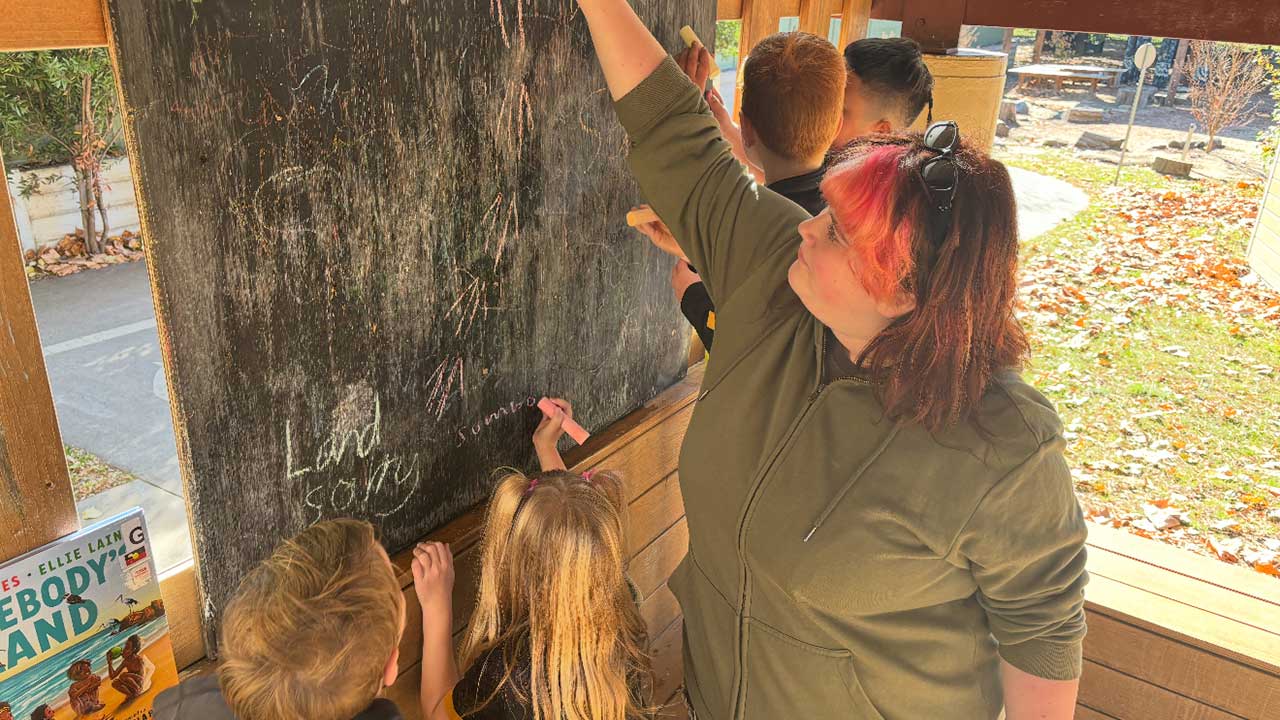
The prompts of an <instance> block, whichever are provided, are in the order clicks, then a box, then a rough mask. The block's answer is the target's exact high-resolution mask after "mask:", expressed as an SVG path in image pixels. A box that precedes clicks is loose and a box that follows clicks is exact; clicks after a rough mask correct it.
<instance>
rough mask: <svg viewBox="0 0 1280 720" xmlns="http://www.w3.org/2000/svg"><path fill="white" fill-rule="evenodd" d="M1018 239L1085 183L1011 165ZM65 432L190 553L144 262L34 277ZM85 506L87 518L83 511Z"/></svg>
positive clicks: (112, 503) (1059, 217)
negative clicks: (121, 477)
mask: <svg viewBox="0 0 1280 720" xmlns="http://www.w3.org/2000/svg"><path fill="white" fill-rule="evenodd" d="M1010 174H1011V176H1012V177H1013V182H1014V189H1015V192H1016V193H1017V195H1018V203H1019V212H1018V224H1019V226H1020V228H1021V233H1022V238H1023V239H1024V240H1027V239H1030V238H1032V237H1035V236H1036V235H1039V234H1041V233H1043V232H1047V231H1048V230H1050V229H1051V228H1053V227H1054V226H1056V225H1058V224H1059V223H1061V222H1062V221H1064V220H1067V219H1069V218H1070V217H1072V216H1074V215H1075V214H1076V213H1078V212H1080V211H1081V210H1083V209H1084V208H1085V207H1086V206H1087V205H1088V198H1087V196H1086V195H1085V194H1084V192H1082V191H1081V190H1079V189H1077V188H1076V187H1074V186H1072V185H1070V184H1068V183H1065V182H1063V181H1061V180H1057V179H1055V178H1050V177H1045V176H1043V175H1038V174H1036V173H1032V172H1028V171H1026V170H1020V169H1017V168H1011V169H1010ZM31 296H32V300H33V301H34V303H35V308H36V320H37V322H38V324H39V326H40V336H41V341H42V343H43V345H44V348H45V363H46V364H47V366H48V370H49V383H50V385H51V386H52V388H53V398H54V405H55V406H56V407H57V411H58V423H59V425H60V426H61V429H62V440H63V442H64V443H66V444H68V445H73V446H75V447H79V448H83V449H85V450H87V451H89V452H91V453H93V454H94V455H97V456H98V457H100V458H102V459H103V460H104V461H106V462H107V463H108V464H110V465H114V466H115V467H118V468H121V469H123V470H127V471H129V472H131V473H133V474H134V475H136V476H138V477H139V478H140V479H139V480H135V481H132V482H130V483H128V484H126V485H122V486H120V487H116V488H112V489H110V490H107V491H106V492H103V493H101V494H98V495H94V496H92V497H88V498H77V501H78V502H77V505H78V507H79V508H80V511H81V514H82V517H84V518H85V520H86V521H87V520H91V519H93V518H94V517H98V515H97V514H100V515H101V516H102V517H105V516H107V515H111V514H113V513H116V512H120V511H122V510H126V509H128V508H131V507H133V506H135V505H140V506H142V508H143V509H144V510H145V511H146V515H147V523H148V524H149V525H150V527H151V533H152V537H153V538H154V539H155V541H156V555H157V559H158V562H159V565H160V568H161V569H165V568H168V567H172V566H173V565H176V564H178V563H180V562H183V561H185V560H187V559H189V558H190V557H191V540H190V537H189V535H188V533H187V516H186V506H185V504H184V502H183V495H182V478H181V475H180V473H179V471H178V458H177V451H176V446H175V443H174V435H173V424H172V419H171V416H170V413H169V402H168V397H167V394H166V389H165V377H164V371H163V368H162V366H161V360H160V346H159V338H158V336H157V334H156V324H155V312H154V308H153V306H152V303H151V286H150V284H149V281H148V278H147V268H146V266H145V265H144V264H143V263H130V264H128V265H118V266H115V267H111V268H106V269H103V270H95V271H91V272H83V273H79V274H77V275H71V276H68V277H65V278H51V279H47V280H41V281H38V282H35V283H32V285H31ZM86 514H87V515H88V517H86Z"/></svg>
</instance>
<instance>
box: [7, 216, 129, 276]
mask: <svg viewBox="0 0 1280 720" xmlns="http://www.w3.org/2000/svg"><path fill="white" fill-rule="evenodd" d="M105 246H106V252H103V253H98V254H96V255H90V254H89V253H88V251H87V249H86V247H85V242H84V230H81V229H79V228H77V229H76V231H75V233H74V234H67V235H63V236H62V239H61V240H59V241H57V242H52V243H45V244H44V245H41V246H40V247H39V248H38V249H35V250H28V251H27V252H26V253H25V254H24V255H23V259H24V260H25V261H26V266H27V277H29V278H37V277H41V276H49V275H55V276H59V277H61V276H63V275H71V274H73V273H78V272H80V271H82V270H92V269H96V268H103V267H106V266H108V265H118V264H120V263H125V262H136V261H138V260H141V259H143V257H144V255H143V253H142V236H140V235H138V234H136V233H134V232H132V231H129V230H125V231H124V232H123V233H120V235H118V236H112V237H109V238H107V241H106V243H105Z"/></svg>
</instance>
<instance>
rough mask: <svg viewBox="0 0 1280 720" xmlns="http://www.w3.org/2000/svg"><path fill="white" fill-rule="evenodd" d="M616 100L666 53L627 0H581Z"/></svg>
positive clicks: (580, 4)
mask: <svg viewBox="0 0 1280 720" xmlns="http://www.w3.org/2000/svg"><path fill="white" fill-rule="evenodd" d="M578 6H579V7H581V8H582V14H583V15H585V16H586V18H587V26H588V27H589V28H591V41H592V42H593V43H595V46H596V56H597V57H598V58H599V59H600V67H601V68H603V69H604V79H605V82H606V83H607V84H608V85H609V94H610V95H612V96H613V99H614V100H618V99H621V98H622V97H623V96H624V95H626V94H627V93H629V92H631V91H632V90H634V89H635V88H636V86H637V85H639V84H640V83H641V81H643V80H644V79H645V78H647V77H649V75H650V74H651V73H652V72H653V71H654V70H655V69H656V68H657V67H658V65H660V64H662V60H663V59H664V58H666V56H667V53H666V51H665V50H663V49H662V45H660V44H658V41H657V40H656V39H655V38H654V37H653V33H650V32H649V28H647V27H645V26H644V23H642V22H640V18H639V17H638V16H636V12H635V10H632V9H631V3H629V2H627V0H578Z"/></svg>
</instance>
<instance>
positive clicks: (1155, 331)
mask: <svg viewBox="0 0 1280 720" xmlns="http://www.w3.org/2000/svg"><path fill="white" fill-rule="evenodd" d="M1088 189H1089V190H1090V192H1091V194H1092V205H1091V208H1090V210H1089V211H1087V217H1085V218H1084V220H1083V222H1081V223H1076V224H1075V225H1074V226H1073V227H1070V228H1068V229H1067V230H1066V231H1064V232H1060V233H1055V234H1053V237H1051V238H1049V239H1047V240H1045V241H1043V242H1042V241H1039V240H1037V241H1032V242H1031V243H1029V244H1028V247H1027V248H1026V252H1025V257H1024V259H1023V284H1022V287H1021V294H1020V299H1021V308H1020V312H1019V314H1020V316H1021V317H1022V319H1023V322H1024V324H1025V326H1026V327H1027V328H1028V329H1029V331H1030V332H1031V333H1032V336H1033V342H1034V343H1035V349H1034V351H1033V358H1034V360H1033V362H1034V365H1033V369H1032V377H1033V380H1034V381H1035V383H1036V384H1037V386H1038V387H1040V388H1042V389H1043V390H1044V391H1045V392H1046V394H1047V395H1049V397H1050V398H1051V399H1053V400H1054V402H1055V403H1056V404H1057V405H1058V407H1059V411H1060V412H1061V413H1062V416H1063V420H1064V422H1065V423H1066V425H1067V428H1066V435H1067V439H1068V440H1069V442H1070V447H1069V450H1068V453H1069V457H1070V459H1071V461H1072V464H1073V466H1074V468H1075V469H1076V480H1077V491H1078V493H1079V495H1080V498H1081V502H1082V505H1083V506H1084V507H1085V510H1086V513H1087V515H1088V516H1089V517H1090V518H1091V519H1093V520H1095V521H1097V522H1101V523H1106V524H1109V525H1111V526H1114V527H1123V528H1127V529H1128V530H1130V531H1131V532H1134V533H1136V534H1138V535H1142V536H1145V537H1151V538H1156V539H1159V540H1162V541H1165V542H1169V543H1172V544H1175V545H1179V546H1182V547H1185V548H1188V549H1192V550H1195V551H1197V552H1201V553H1207V554H1212V555H1214V556H1216V557H1218V558H1219V559H1221V560H1223V561H1226V562H1231V563H1240V564H1243V565H1247V566H1249V567H1252V568H1253V569H1255V570H1257V571H1258V572H1262V573H1266V574H1269V575H1273V576H1277V577H1280V570H1277V565H1278V564H1280V563H1278V561H1277V558H1278V557H1280V539H1278V538H1277V536H1278V535H1280V445H1278V444H1277V437H1280V388H1278V387H1277V383H1276V380H1275V378H1276V375H1277V373H1278V372H1280V293H1278V292H1276V291H1275V290H1273V289H1271V288H1268V287H1267V286H1266V285H1264V284H1263V283H1262V282H1260V280H1259V279H1258V277H1257V276H1256V275H1254V274H1253V273H1252V271H1251V270H1250V268H1249V266H1248V263H1247V262H1246V260H1245V258H1244V246H1245V243H1247V240H1248V237H1249V234H1250V231H1251V230H1252V227H1253V224H1254V222H1255V221H1256V218H1257V214H1258V205H1259V199H1260V192H1259V189H1258V188H1257V187H1256V186H1250V185H1245V184H1239V185H1224V184H1220V183H1215V182H1200V183H1195V184H1190V183H1189V184H1185V185H1182V186H1180V187H1178V189H1176V190H1163V189H1160V190H1151V189H1134V188H1113V187H1109V186H1097V187H1090V188H1088Z"/></svg>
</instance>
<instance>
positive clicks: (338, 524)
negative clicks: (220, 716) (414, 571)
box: [218, 520, 404, 720]
mask: <svg viewBox="0 0 1280 720" xmlns="http://www.w3.org/2000/svg"><path fill="white" fill-rule="evenodd" d="M378 548H379V545H378V541H377V538H376V536H375V534H374V530H373V526H372V525H370V524H369V523H367V522H362V521H358V520H327V521H324V522H319V523H316V524H315V525H312V526H311V527H309V528H307V529H306V530H304V531H302V532H301V533H299V534H298V535H296V536H295V537H293V538H292V539H290V540H286V541H284V542H283V543H281V544H280V545H279V546H278V547H277V548H276V549H275V552H273V553H272V554H271V557H269V558H267V559H266V560H264V561H263V562H262V563H261V564H259V565H258V566H257V567H256V568H254V569H253V571H252V572H250V573H249V574H248V575H247V576H245V578H244V580H243V581H242V582H241V583H240V587H239V589H238V590H237V591H236V594H235V597H234V598H233V599H232V600H231V602H230V603H229V604H228V605H227V609H226V613H225V614H224V616H223V624H222V632H221V636H220V638H221V640H220V643H219V653H220V655H221V657H222V662H221V665H220V666H219V668H218V680H219V684H220V685H221V687H222V693H223V696H224V697H225V698H226V701H227V705H228V706H229V707H230V708H231V711H232V712H234V713H235V716H236V717H237V718H239V720H278V719H279V718H286V717H297V718H308V720H348V719H349V718H351V717H354V716H356V715H358V714H359V713H361V712H363V711H364V710H365V709H366V708H368V706H369V705H370V703H372V702H373V700H374V698H375V697H377V695H378V693H380V692H381V691H382V679H383V676H384V672H383V671H384V669H385V667H386V664H387V661H388V660H389V659H390V658H391V653H392V652H393V651H394V650H395V648H396V646H397V645H398V644H399V641H400V614H401V612H402V611H403V606H404V597H403V595H402V593H401V588H400V584H399V582H397V580H396V576H395V573H394V572H393V571H392V570H391V568H390V567H389V566H388V565H387V562H386V561H385V560H384V559H383V558H382V553H381V552H379V551H378Z"/></svg>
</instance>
